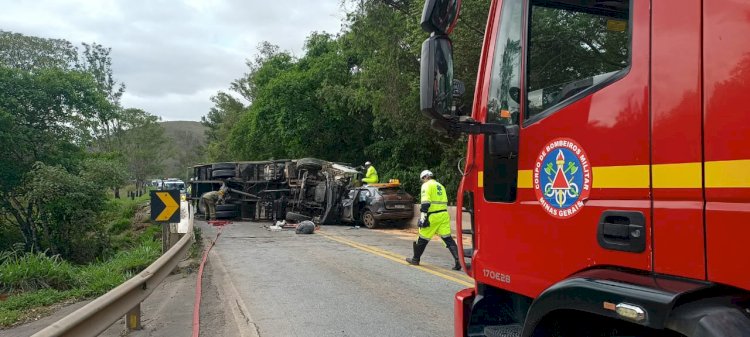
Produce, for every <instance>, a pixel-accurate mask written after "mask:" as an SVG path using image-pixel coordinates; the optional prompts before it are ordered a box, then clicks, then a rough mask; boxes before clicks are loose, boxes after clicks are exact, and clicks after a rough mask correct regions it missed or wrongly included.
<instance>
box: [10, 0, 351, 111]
mask: <svg viewBox="0 0 750 337" xmlns="http://www.w3.org/2000/svg"><path fill="white" fill-rule="evenodd" d="M3 2H4V3H2V4H1V5H0V6H1V7H2V10H0V22H2V24H0V29H2V30H6V31H13V32H17V33H22V34H26V35H34V36H40V37H47V38H64V39H67V40H69V41H71V42H72V43H74V44H80V43H81V42H97V43H100V44H102V45H104V46H106V47H111V48H112V58H113V60H112V61H113V68H114V71H115V77H116V78H117V79H118V80H120V81H122V82H124V83H125V84H126V85H127V92H126V94H125V96H124V97H123V104H124V105H125V106H126V107H135V108H141V109H144V110H146V111H149V112H151V113H153V114H156V115H159V116H162V117H163V119H164V120H200V117H201V116H202V115H205V114H206V113H207V112H208V109H209V108H210V107H211V105H212V104H211V102H210V100H209V99H210V97H211V96H212V95H214V94H216V92H217V91H218V90H226V89H227V88H228V87H229V83H230V82H231V81H232V80H234V79H236V78H238V77H240V76H241V75H242V74H243V73H244V72H246V70H247V69H246V66H245V59H248V58H250V59H252V58H253V56H254V54H255V53H256V47H257V45H258V44H259V43H260V42H262V41H269V42H271V43H274V44H277V45H279V46H280V47H281V48H282V49H285V50H290V51H292V52H293V53H295V54H296V55H300V54H301V53H302V45H303V42H304V40H305V38H306V37H307V35H308V34H309V33H310V32H312V31H327V32H330V33H337V32H338V31H339V30H340V27H341V23H342V18H343V16H344V14H343V11H342V9H341V8H340V4H341V0H317V1H309V0H272V1H265V0H180V1H167V0H153V1H149V0H137V1H127V0H64V1H57V0H38V1H30V0H20V1H9V0H6V1H3Z"/></svg>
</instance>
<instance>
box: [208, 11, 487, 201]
mask: <svg viewBox="0 0 750 337" xmlns="http://www.w3.org/2000/svg"><path fill="white" fill-rule="evenodd" d="M423 4H424V3H423V1H418V0H400V1H386V0H363V1H357V2H356V3H352V4H351V5H353V9H352V10H351V11H350V12H349V13H348V14H347V18H346V21H345V23H344V28H343V29H342V31H341V32H340V33H338V34H336V35H333V34H329V33H320V32H312V33H311V34H310V35H309V36H308V38H307V41H306V43H305V46H304V50H305V54H304V56H301V57H294V56H293V55H292V54H291V53H289V52H287V51H282V50H280V49H279V48H278V47H277V46H275V45H273V43H272V41H271V42H265V43H263V44H261V46H260V48H259V53H258V55H257V56H256V57H255V58H254V59H252V60H249V61H248V62H247V66H248V72H247V73H246V74H244V75H242V76H241V77H240V78H238V79H237V80H235V81H234V82H233V83H232V85H231V92H219V93H217V95H216V96H214V97H213V102H214V107H213V108H212V109H211V111H209V113H208V114H207V115H206V116H205V117H204V118H203V123H204V125H206V126H207V127H209V131H208V141H209V144H208V149H207V150H208V157H209V160H213V161H222V160H266V159H270V158H276V159H279V158H300V157H319V158H323V159H327V160H331V161H337V162H345V163H350V164H354V165H355V166H358V165H361V164H362V163H364V161H366V160H371V161H372V162H374V163H375V166H376V167H377V168H378V171H379V173H380V177H381V180H387V179H389V178H399V179H401V180H402V182H404V183H405V185H406V187H407V189H408V190H409V191H410V192H411V193H416V192H417V191H418V188H419V187H418V186H419V182H418V178H417V177H418V174H419V172H420V171H421V170H424V169H431V170H433V171H434V172H436V174H437V176H438V177H439V179H440V180H441V181H442V182H443V183H444V184H445V185H446V187H447V188H448V189H449V190H451V193H452V195H455V190H456V188H457V185H458V181H459V178H460V174H459V173H458V170H457V161H458V159H459V158H461V157H463V156H464V155H465V139H459V140H455V139H446V138H443V136H442V135H441V134H439V133H437V132H436V131H434V130H432V129H431V128H430V126H429V121H428V120H426V119H425V118H424V117H423V116H422V114H421V113H420V112H419V58H420V52H421V45H422V41H424V39H426V38H427V36H428V34H427V33H425V32H423V31H422V30H421V29H420V27H419V19H420V16H421V13H422V6H423ZM488 7H489V4H488V2H487V1H479V0H467V1H464V5H463V8H464V10H463V12H462V14H461V17H460V23H459V25H458V27H457V28H456V30H455V32H454V34H453V39H454V49H455V53H456V55H455V62H456V64H455V67H456V77H457V78H459V79H461V80H463V81H464V82H465V83H466V86H467V92H468V93H469V94H468V96H469V97H466V99H465V100H466V101H468V102H467V103H468V105H470V103H471V102H470V101H471V97H470V96H471V92H473V87H474V83H475V81H476V71H477V68H478V62H479V55H480V50H481V43H482V39H483V35H484V27H485V24H486V19H487V12H488Z"/></svg>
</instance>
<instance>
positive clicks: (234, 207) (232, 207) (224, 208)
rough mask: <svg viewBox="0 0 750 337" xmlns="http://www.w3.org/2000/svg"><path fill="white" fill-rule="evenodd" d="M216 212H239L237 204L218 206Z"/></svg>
mask: <svg viewBox="0 0 750 337" xmlns="http://www.w3.org/2000/svg"><path fill="white" fill-rule="evenodd" d="M216 211H217V212H224V211H231V212H236V211H237V205H235V204H221V205H216Z"/></svg>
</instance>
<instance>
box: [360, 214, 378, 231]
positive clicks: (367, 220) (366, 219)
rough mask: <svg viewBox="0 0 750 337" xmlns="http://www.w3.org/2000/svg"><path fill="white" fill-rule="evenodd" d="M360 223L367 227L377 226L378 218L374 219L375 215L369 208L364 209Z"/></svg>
mask: <svg viewBox="0 0 750 337" xmlns="http://www.w3.org/2000/svg"><path fill="white" fill-rule="evenodd" d="M362 224H363V225H365V227H367V228H369V229H373V228H377V227H378V220H376V219H375V215H373V214H372V212H371V211H370V210H366V211H365V212H364V213H362Z"/></svg>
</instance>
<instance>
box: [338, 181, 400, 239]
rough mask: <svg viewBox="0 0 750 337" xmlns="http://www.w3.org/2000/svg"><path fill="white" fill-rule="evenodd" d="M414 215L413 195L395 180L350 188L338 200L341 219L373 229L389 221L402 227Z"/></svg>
mask: <svg viewBox="0 0 750 337" xmlns="http://www.w3.org/2000/svg"><path fill="white" fill-rule="evenodd" d="M412 217H414V198H413V197H412V196H411V195H410V194H409V193H406V191H404V189H403V188H402V187H401V184H400V183H399V182H398V181H397V180H392V181H391V182H389V183H385V184H370V185H367V186H362V187H357V188H353V189H351V190H349V192H348V194H347V195H346V196H345V197H344V199H343V200H342V201H341V221H343V222H348V223H361V224H363V225H365V227H367V228H376V227H378V226H379V225H381V224H384V223H388V224H391V225H395V226H404V225H406V224H407V223H408V222H409V221H410V220H411V219H412Z"/></svg>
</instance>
